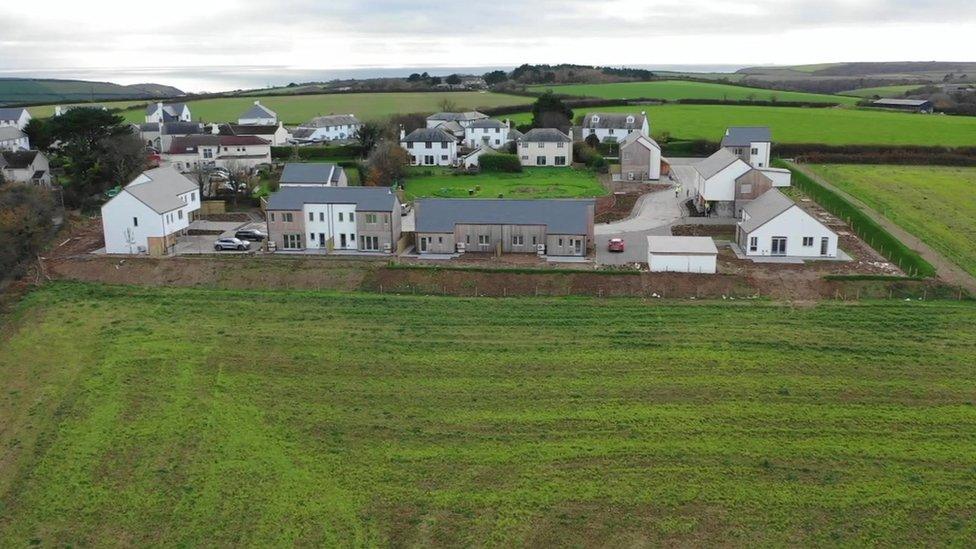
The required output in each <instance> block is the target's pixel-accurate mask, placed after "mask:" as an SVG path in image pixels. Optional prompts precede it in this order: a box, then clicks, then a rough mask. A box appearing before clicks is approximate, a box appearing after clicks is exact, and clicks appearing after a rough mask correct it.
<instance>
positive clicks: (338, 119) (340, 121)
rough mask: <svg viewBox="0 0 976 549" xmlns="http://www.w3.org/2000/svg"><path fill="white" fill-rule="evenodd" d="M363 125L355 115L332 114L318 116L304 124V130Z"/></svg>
mask: <svg viewBox="0 0 976 549" xmlns="http://www.w3.org/2000/svg"><path fill="white" fill-rule="evenodd" d="M357 124H362V122H360V121H359V119H358V118H356V115H354V114H330V115H327V116H316V117H315V118H313V119H311V120H309V121H308V122H306V123H304V124H302V126H301V127H303V128H324V127H326V126H349V125H357Z"/></svg>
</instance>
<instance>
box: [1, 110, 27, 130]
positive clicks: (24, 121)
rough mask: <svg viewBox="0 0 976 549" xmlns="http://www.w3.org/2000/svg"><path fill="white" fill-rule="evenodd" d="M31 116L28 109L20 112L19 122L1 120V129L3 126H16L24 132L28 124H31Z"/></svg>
mask: <svg viewBox="0 0 976 549" xmlns="http://www.w3.org/2000/svg"><path fill="white" fill-rule="evenodd" d="M30 120H31V115H30V113H29V112H27V109H24V110H22V111H20V118H18V119H17V120H12V121H11V120H0V127H2V126H14V127H16V128H17V129H18V130H22V129H24V128H25V127H27V123H28V122H30Z"/></svg>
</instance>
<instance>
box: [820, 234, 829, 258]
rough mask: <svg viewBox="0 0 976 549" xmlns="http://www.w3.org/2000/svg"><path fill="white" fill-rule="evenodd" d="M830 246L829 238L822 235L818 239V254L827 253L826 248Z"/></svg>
mask: <svg viewBox="0 0 976 549" xmlns="http://www.w3.org/2000/svg"><path fill="white" fill-rule="evenodd" d="M829 248H830V239H829V238H827V237H823V238H821V239H820V255H827V250H828V249H829Z"/></svg>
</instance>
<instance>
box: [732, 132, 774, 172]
mask: <svg viewBox="0 0 976 549" xmlns="http://www.w3.org/2000/svg"><path fill="white" fill-rule="evenodd" d="M722 148H723V149H725V150H727V151H729V152H731V153H732V154H734V155H736V156H738V157H739V158H741V159H742V160H744V161H746V162H747V163H748V164H749V165H751V166H752V167H753V168H767V167H769V153H770V151H771V150H772V148H773V137H772V133H771V132H770V131H769V128H768V127H766V126H735V127H731V128H728V129H726V130H725V135H724V136H722Z"/></svg>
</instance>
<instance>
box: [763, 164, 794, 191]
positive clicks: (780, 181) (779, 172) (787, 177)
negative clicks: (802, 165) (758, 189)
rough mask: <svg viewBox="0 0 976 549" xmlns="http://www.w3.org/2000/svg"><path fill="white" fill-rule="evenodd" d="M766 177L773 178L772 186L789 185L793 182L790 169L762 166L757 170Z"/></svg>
mask: <svg viewBox="0 0 976 549" xmlns="http://www.w3.org/2000/svg"><path fill="white" fill-rule="evenodd" d="M759 171H761V172H762V173H763V175H765V176H766V177H768V178H770V179H772V180H773V186H774V187H789V186H790V185H792V184H793V174H791V173H790V170H784V169H781V168H763V169H761V170H759Z"/></svg>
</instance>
